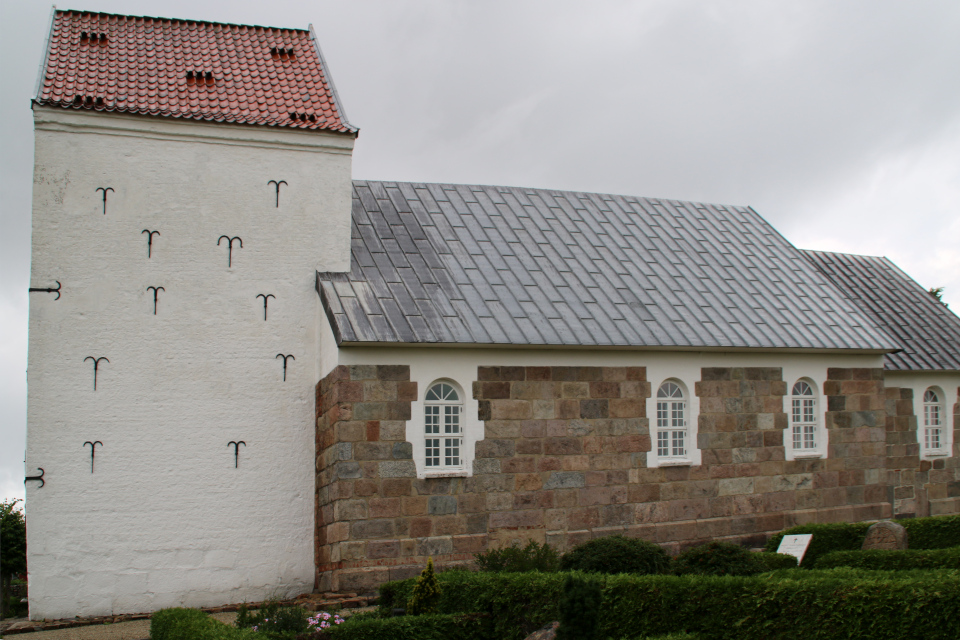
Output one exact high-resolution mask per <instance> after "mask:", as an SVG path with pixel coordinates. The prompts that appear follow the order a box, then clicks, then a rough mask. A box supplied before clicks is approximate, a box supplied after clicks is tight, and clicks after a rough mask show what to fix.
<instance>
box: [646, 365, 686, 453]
mask: <svg viewBox="0 0 960 640" xmlns="http://www.w3.org/2000/svg"><path fill="white" fill-rule="evenodd" d="M665 389H666V390H667V391H666V392H667V393H670V394H671V395H669V396H661V392H662V391H664V390H665ZM677 391H679V394H680V395H676V392H677ZM690 409H691V403H690V392H689V391H688V390H687V387H686V385H684V384H683V383H682V382H681V381H680V380H677V379H676V378H667V379H666V380H664V381H663V382H661V383H660V385H659V386H658V387H657V390H656V392H655V393H654V425H655V428H654V434H655V438H654V442H653V447H654V452H655V454H656V457H657V461H658V463H659V466H669V465H671V464H676V465H688V464H691V455H690V450H691V446H692V445H694V444H695V443H692V442H691V441H690ZM678 411H679V415H678ZM678 435H679V436H680V443H681V444H680V447H678V446H677V442H678V438H677V436H678ZM678 449H680V451H679V452H678ZM663 451H666V453H661V452H663Z"/></svg>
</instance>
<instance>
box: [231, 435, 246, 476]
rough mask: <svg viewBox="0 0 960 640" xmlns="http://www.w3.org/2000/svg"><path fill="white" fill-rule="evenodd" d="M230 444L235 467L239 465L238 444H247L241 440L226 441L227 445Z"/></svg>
mask: <svg viewBox="0 0 960 640" xmlns="http://www.w3.org/2000/svg"><path fill="white" fill-rule="evenodd" d="M230 445H233V468H234V469H236V468H237V467H238V466H240V445H243V446H247V443H246V442H244V441H243V440H237V441H233V440H231V441H230V442H228V443H227V446H228V447H229V446H230Z"/></svg>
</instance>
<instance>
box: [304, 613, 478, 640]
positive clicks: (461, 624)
mask: <svg viewBox="0 0 960 640" xmlns="http://www.w3.org/2000/svg"><path fill="white" fill-rule="evenodd" d="M489 626H490V624H489V619H488V617H487V616H483V615H469V614H468V615H464V614H448V615H435V614H434V615H422V616H400V617H397V618H369V617H367V618H363V619H358V620H354V619H353V618H352V617H350V618H347V621H346V622H344V623H343V624H342V625H340V626H339V627H336V628H333V629H330V630H328V631H326V632H319V633H315V634H313V635H305V636H301V638H304V640H327V639H330V640H450V639H451V638H456V639H457V640H487V638H490V637H492V636H491V634H490V632H489ZM298 640H299V639H298Z"/></svg>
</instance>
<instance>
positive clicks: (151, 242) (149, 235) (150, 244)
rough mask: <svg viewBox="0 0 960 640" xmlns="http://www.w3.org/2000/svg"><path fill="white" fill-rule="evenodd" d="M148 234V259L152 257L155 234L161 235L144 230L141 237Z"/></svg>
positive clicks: (157, 232)
mask: <svg viewBox="0 0 960 640" xmlns="http://www.w3.org/2000/svg"><path fill="white" fill-rule="evenodd" d="M143 234H147V258H149V257H150V253H151V252H152V251H153V234H157V235H160V232H159V231H150V230H149V229H144V230H143V231H141V232H140V235H143Z"/></svg>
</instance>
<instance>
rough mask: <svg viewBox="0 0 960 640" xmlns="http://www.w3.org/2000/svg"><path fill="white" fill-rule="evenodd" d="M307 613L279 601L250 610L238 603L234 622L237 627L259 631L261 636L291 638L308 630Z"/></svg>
mask: <svg viewBox="0 0 960 640" xmlns="http://www.w3.org/2000/svg"><path fill="white" fill-rule="evenodd" d="M309 615H310V614H309V613H307V612H306V611H305V610H304V609H301V608H300V607H284V606H281V605H280V603H279V602H267V603H264V605H263V606H262V607H260V609H258V610H257V611H252V612H251V611H250V610H249V609H247V607H246V605H240V609H239V610H238V611H237V620H236V623H235V624H236V626H237V628H240V629H251V630H253V631H257V632H259V633H260V634H261V637H264V636H265V637H267V638H292V637H294V636H295V635H296V634H298V633H303V632H305V631H308V630H310V626H311V625H310V624H309V623H308V617H309Z"/></svg>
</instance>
